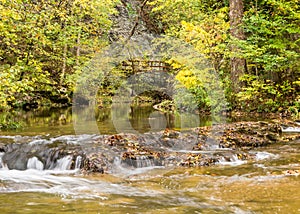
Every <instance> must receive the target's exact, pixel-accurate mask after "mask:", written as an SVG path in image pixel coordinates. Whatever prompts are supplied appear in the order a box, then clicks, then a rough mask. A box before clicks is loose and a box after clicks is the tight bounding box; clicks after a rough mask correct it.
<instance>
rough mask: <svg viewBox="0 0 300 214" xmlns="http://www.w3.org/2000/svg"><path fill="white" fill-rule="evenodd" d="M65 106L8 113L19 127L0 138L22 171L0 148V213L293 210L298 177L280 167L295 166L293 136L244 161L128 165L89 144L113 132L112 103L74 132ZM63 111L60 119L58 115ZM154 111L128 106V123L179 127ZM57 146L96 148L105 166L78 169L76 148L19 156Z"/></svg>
mask: <svg viewBox="0 0 300 214" xmlns="http://www.w3.org/2000/svg"><path fill="white" fill-rule="evenodd" d="M121 111H122V109H121V110H120V112H121ZM71 112H72V110H70V109H56V110H44V111H32V112H20V113H18V114H17V115H15V117H17V118H18V120H20V121H22V122H23V123H24V124H25V126H24V128H23V129H20V130H16V131H1V132H0V144H1V145H4V146H5V145H6V146H7V145H11V147H10V148H11V149H12V151H13V152H12V153H11V154H14V155H15V156H13V157H14V159H15V160H22V158H21V157H23V158H25V159H24V160H25V162H26V163H23V165H22V163H19V165H18V167H20V166H21V165H22V166H24V167H25V168H24V169H23V170H20V169H18V167H16V168H13V167H10V168H9V167H8V166H7V164H5V163H4V160H5V158H6V157H5V153H4V152H3V151H2V152H0V213H238V214H239V213H299V212H300V176H296V175H293V174H287V173H284V172H286V171H288V170H290V171H293V170H294V171H296V170H299V169H300V150H299V147H300V141H299V140H294V141H292V142H289V143H284V142H282V143H277V144H272V145H269V146H265V147H261V148H256V149H253V150H251V151H249V153H252V154H253V156H254V158H253V159H251V160H240V159H238V158H236V159H235V158H234V157H233V159H232V160H231V161H225V160H224V161H219V162H217V163H216V164H215V165H212V166H209V167H182V166H178V165H176V164H172V162H170V163H169V164H162V163H160V164H155V163H154V162H153V161H151V160H149V159H143V158H141V160H139V159H137V160H136V163H135V164H128V163H124V162H122V158H121V157H120V156H118V155H116V154H118V152H117V151H115V148H114V147H109V146H103V145H102V144H99V143H95V141H97V142H98V140H99V139H101V138H102V137H103V136H108V135H111V134H116V133H118V131H116V130H115V126H114V123H113V119H112V114H111V112H112V110H111V109H100V110H97V111H96V114H95V115H96V116H95V120H96V124H97V126H98V129H99V130H100V135H97V134H89V133H88V134H84V133H82V134H78V133H76V132H75V131H74V124H73V122H72V114H71ZM124 112H126V109H124ZM133 112H134V113H133ZM62 114H63V115H65V120H64V121H62V120H59V118H60V117H61V115H62ZM159 114H160V113H159V112H156V111H154V110H153V109H150V108H148V107H144V108H140V109H139V110H135V111H133V110H132V111H131V115H130V116H129V121H130V124H131V126H132V127H134V129H135V130H137V131H138V132H139V134H140V135H141V136H142V137H143V139H145V141H146V142H149V143H158V141H157V140H155V139H156V136H157V135H158V134H157V133H159V132H160V131H161V130H160V129H161V128H162V127H163V128H165V126H171V127H170V128H174V129H177V130H179V129H180V128H181V127H180V124H179V123H178V122H176V121H178V120H176V118H175V119H172V121H168V120H170V117H168V116H167V117H165V116H163V117H161V115H159ZM86 115H89V114H86ZM73 117H74V115H73ZM164 117H165V118H166V119H161V118H164ZM153 120H158V122H157V123H153V122H151V121H153ZM231 120H232V119H226V122H228V123H229V122H230V121H231ZM199 121H200V122H199V124H198V125H199V126H204V125H205V126H207V125H211V124H212V123H214V121H212V118H210V117H206V118H200V120H199ZM153 124H154V125H153ZM155 124H156V125H155ZM157 124H160V125H157ZM87 126H88V125H87ZM85 128H86V129H88V128H89V127H85ZM49 145H51V146H49ZM56 146H58V147H59V146H61V147H59V148H64V149H66V148H67V149H69V150H68V151H71V150H72V149H74V148H75V149H77V148H81V149H83V150H84V151H90V150H94V151H102V152H103V153H105V154H106V155H107V157H110V163H111V166H110V168H109V169H107V170H106V172H105V173H104V174H102V173H82V171H81V170H80V164H81V159H80V158H81V156H80V155H81V153H76V158H74V157H75V155H74V154H73V153H72V154H71V153H70V154H69V155H68V154H67V153H66V155H65V156H61V157H59V156H58V157H57V158H56V159H55V160H54V159H53V161H52V162H51V160H52V159H47V160H49V163H46V162H43V161H39V160H38V158H37V157H36V156H29V155H27V156H26V157H25V156H22V155H20V154H30V153H34V154H38V155H40V156H42V155H44V156H47V154H44V153H46V152H45V151H47V150H46V149H49V148H50V149H51V148H53V147H56ZM188 146H189V145H188V142H185V144H184V146H183V148H180V147H178V148H177V147H172V148H171V149H173V150H177V152H178V153H180V152H184V150H185V149H186V150H189V148H188ZM160 147H161V149H163V150H167V148H165V147H163V146H161V145H160ZM13 149H15V150H13ZM169 149H170V148H169ZM216 150H217V149H214V150H207V151H203V152H204V153H213V152H216ZM227 150H228V149H227ZM14 151H18V152H16V153H14ZM51 151H52V150H51ZM218 152H227V151H226V150H225V149H224V150H218ZM71 155H74V157H73V158H72V156H71ZM82 157H83V156H82ZM23 162H24V161H23ZM15 166H17V164H15ZM46 166H47V167H46Z"/></svg>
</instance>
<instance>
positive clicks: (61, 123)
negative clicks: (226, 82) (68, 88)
mask: <svg viewBox="0 0 300 214" xmlns="http://www.w3.org/2000/svg"><path fill="white" fill-rule="evenodd" d="M4 114H7V113H2V116H5V115H4ZM0 116H1V115H0ZM10 118H13V119H14V120H15V121H19V122H20V123H22V124H23V128H22V129H19V130H16V133H23V134H26V135H34V134H35V133H39V134H41V133H42V134H50V135H58V134H75V133H76V134H115V133H120V132H131V133H136V134H137V133H145V132H157V131H161V130H164V129H165V128H169V129H177V130H182V129H188V128H193V127H197V126H210V125H212V124H213V123H214V122H213V121H218V120H219V121H222V119H218V118H212V117H211V116H207V115H204V116H203V115H196V114H191V113H180V114H179V113H162V112H160V111H157V110H155V109H154V108H153V107H152V106H151V105H139V106H137V105H136V106H132V105H130V103H117V104H114V105H113V106H112V107H104V108H97V107H95V106H92V105H91V106H83V107H79V108H76V109H75V110H74V108H73V109H72V108H64V109H56V108H41V109H37V110H34V111H26V112H25V111H15V112H13V113H11V114H10ZM2 133H9V132H4V131H2Z"/></svg>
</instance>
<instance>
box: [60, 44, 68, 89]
mask: <svg viewBox="0 0 300 214" xmlns="http://www.w3.org/2000/svg"><path fill="white" fill-rule="evenodd" d="M67 51H68V45H67V43H65V45H64V53H63V54H64V55H63V65H62V69H61V76H60V82H59V84H60V85H62V84H63V82H64V78H65V73H66V67H67Z"/></svg>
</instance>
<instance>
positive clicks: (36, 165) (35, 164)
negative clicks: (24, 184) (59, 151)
mask: <svg viewBox="0 0 300 214" xmlns="http://www.w3.org/2000/svg"><path fill="white" fill-rule="evenodd" d="M27 169H37V170H43V169H44V164H43V163H42V162H41V161H40V160H39V159H38V158H37V157H32V158H29V159H28V161H27Z"/></svg>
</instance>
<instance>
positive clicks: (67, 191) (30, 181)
mask: <svg viewBox="0 0 300 214" xmlns="http://www.w3.org/2000/svg"><path fill="white" fill-rule="evenodd" d="M76 172H77V171H76V170H72V171H71V170H69V171H68V173H69V174H66V172H63V173H61V174H57V173H58V171H54V170H44V171H39V170H35V169H28V170H25V171H19V170H3V169H0V178H1V180H2V181H3V182H4V184H5V185H4V186H1V187H0V192H45V193H51V194H58V195H61V196H63V197H72V198H102V199H105V198H103V195H105V194H126V195H127V196H150V197H151V196H155V195H157V194H160V192H158V191H154V190H146V189H145V190H141V189H139V188H135V187H130V186H125V184H119V183H111V182H107V181H103V180H89V179H85V178H83V177H80V176H76ZM16 184H17V185H16Z"/></svg>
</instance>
